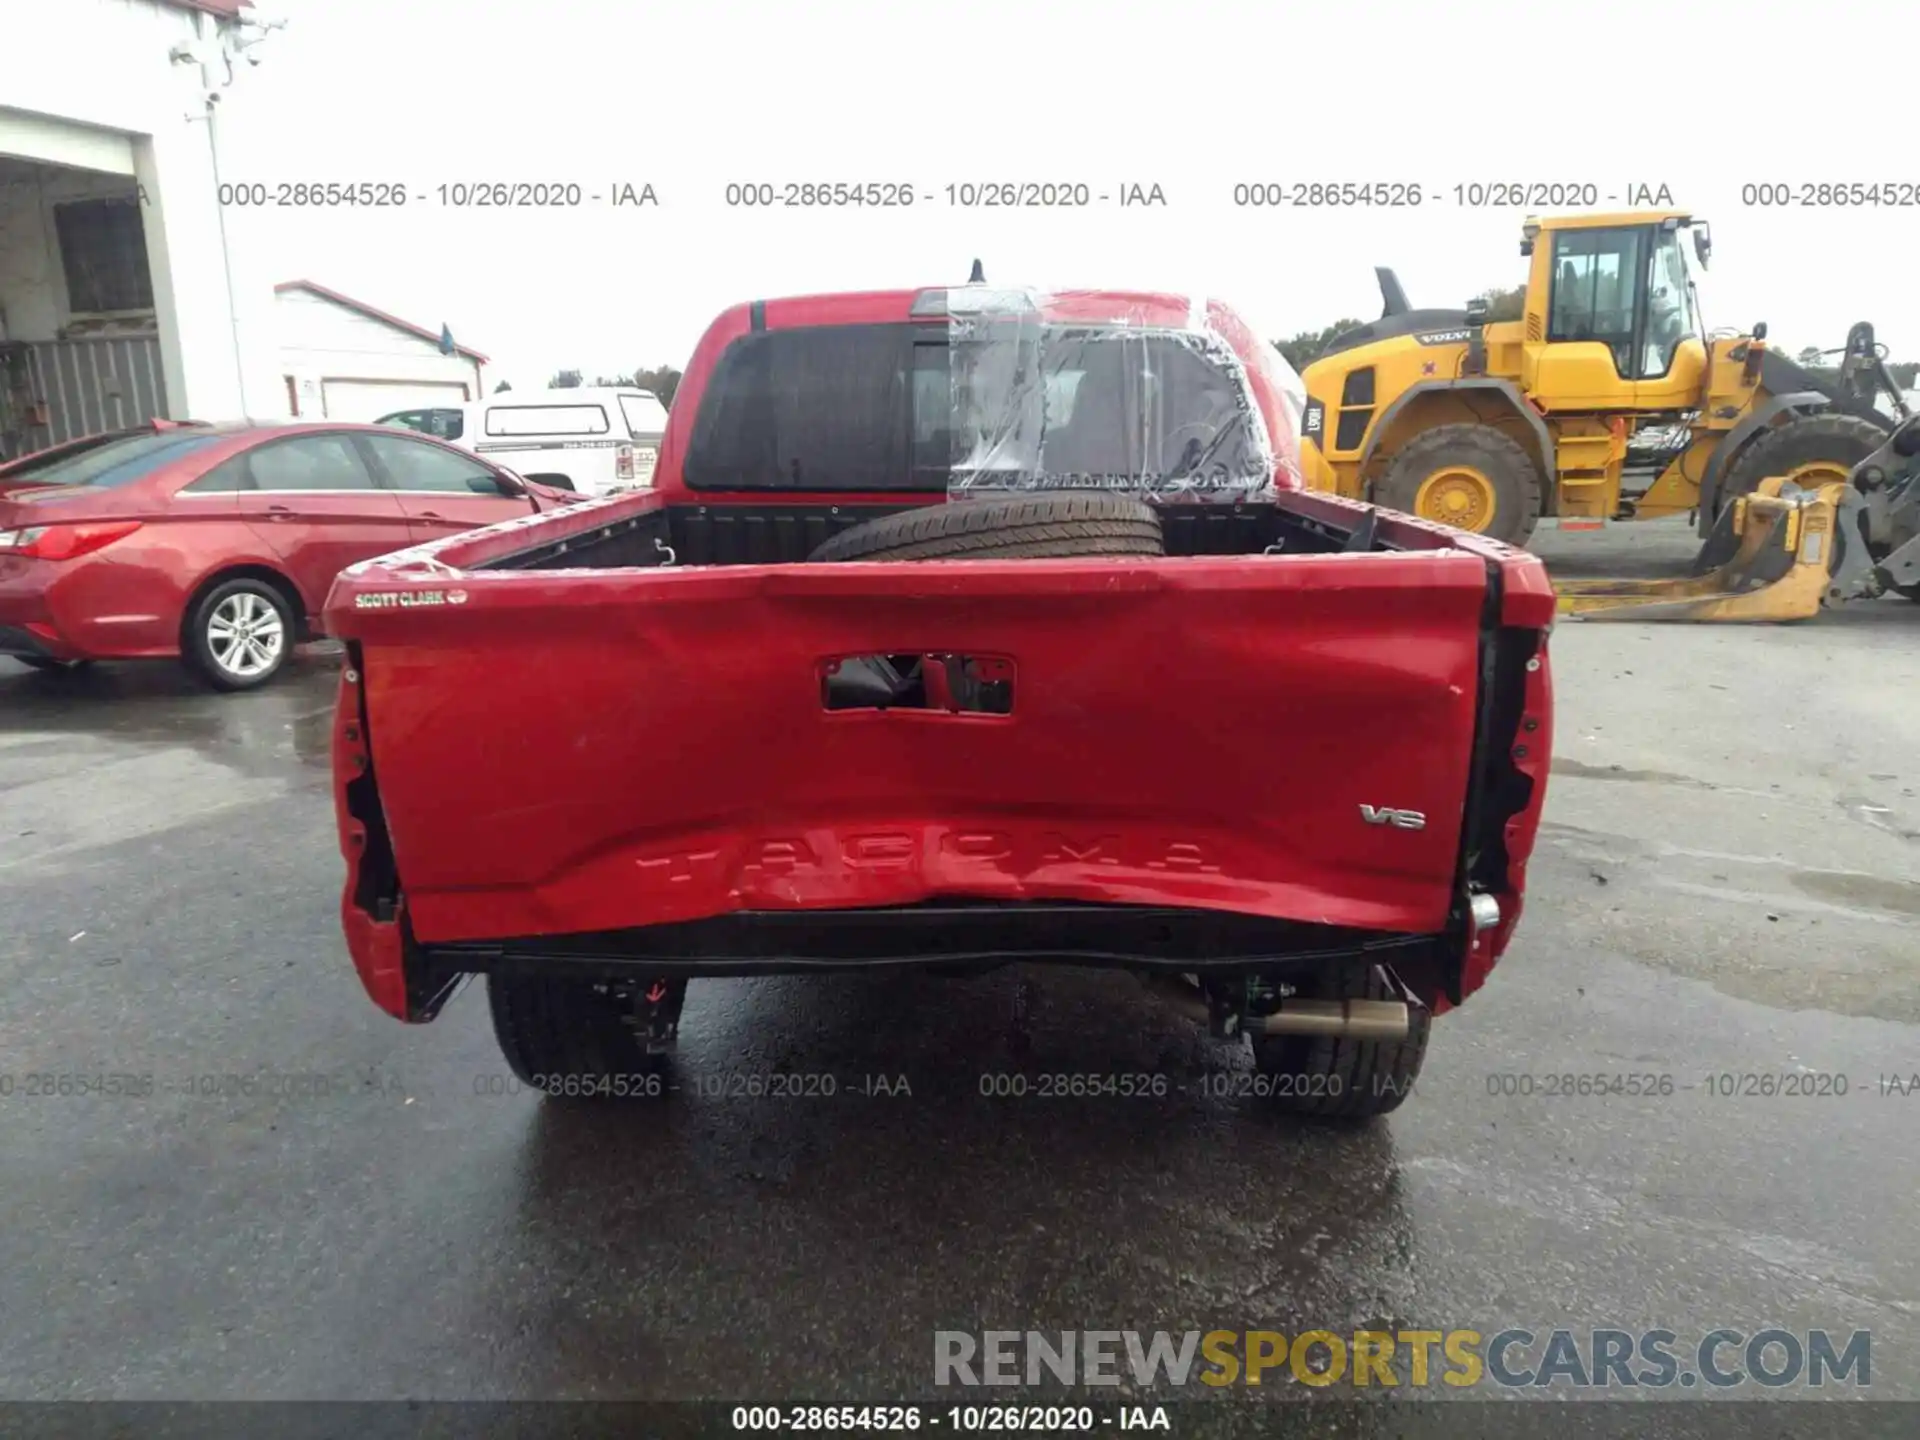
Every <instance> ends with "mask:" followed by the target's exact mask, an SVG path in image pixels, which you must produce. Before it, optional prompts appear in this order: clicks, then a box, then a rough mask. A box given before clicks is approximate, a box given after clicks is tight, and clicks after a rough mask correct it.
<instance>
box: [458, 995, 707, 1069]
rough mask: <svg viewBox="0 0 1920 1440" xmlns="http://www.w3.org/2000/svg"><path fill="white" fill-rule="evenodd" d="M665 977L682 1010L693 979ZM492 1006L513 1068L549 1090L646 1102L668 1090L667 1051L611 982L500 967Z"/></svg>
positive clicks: (675, 1003)
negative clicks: (654, 1046) (655, 1047)
mask: <svg viewBox="0 0 1920 1440" xmlns="http://www.w3.org/2000/svg"><path fill="white" fill-rule="evenodd" d="M664 983H666V984H667V986H668V987H669V988H670V989H672V990H673V994H672V1004H673V1008H674V1011H675V1014H676V1016H677V1014H678V1008H679V1007H678V1002H679V1000H680V999H681V997H682V996H684V994H685V992H686V981H684V980H679V981H670V982H664ZM487 1004H488V1006H489V1008H490V1009H491V1010H492V1011H493V1033H494V1038H495V1039H497V1040H498V1041H499V1042H500V1053H501V1054H502V1055H504V1056H505V1057H506V1061H507V1068H508V1069H510V1070H512V1071H513V1073H514V1075H515V1076H517V1077H518V1078H519V1080H520V1081H521V1083H523V1084H525V1085H528V1086H530V1087H532V1088H533V1089H536V1090H539V1091H541V1092H542V1093H543V1094H546V1095H550V1096H554V1097H556V1098H566V1099H575V1098H578V1099H607V1100H647V1099H658V1098H660V1097H661V1096H662V1095H664V1094H665V1093H666V1082H665V1079H664V1076H665V1073H666V1070H667V1068H668V1062H667V1057H666V1056H665V1055H663V1054H659V1053H654V1052H651V1051H649V1050H648V1048H647V1042H646V1039H645V1038H644V1036H643V1035H642V1033H641V1028H640V1025H639V1023H638V1020H637V1017H636V1014H635V1007H634V1004H633V1001H632V998H631V997H630V996H629V995H627V994H625V993H623V992H622V991H621V989H620V988H619V987H618V986H616V985H615V984H613V983H611V982H607V981H599V980H581V979H574V978H569V977H557V976H547V975H509V974H504V973H501V972H498V971H496V972H494V973H492V974H490V975H488V976H487Z"/></svg>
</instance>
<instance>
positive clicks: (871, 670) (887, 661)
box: [820, 651, 1013, 715]
mask: <svg viewBox="0 0 1920 1440" xmlns="http://www.w3.org/2000/svg"><path fill="white" fill-rule="evenodd" d="M820 703H821V705H822V707H824V708H825V709H827V710H901V711H918V712H921V713H927V712H931V713H934V714H941V715H1011V714H1012V713H1013V661H1011V660H1009V659H1007V658H1005V657H1004V656H999V655H953V654H949V653H946V652H944V651H934V652H931V653H926V654H890V655H841V656H838V657H836V658H834V659H831V660H826V661H823V662H822V663H821V666H820Z"/></svg>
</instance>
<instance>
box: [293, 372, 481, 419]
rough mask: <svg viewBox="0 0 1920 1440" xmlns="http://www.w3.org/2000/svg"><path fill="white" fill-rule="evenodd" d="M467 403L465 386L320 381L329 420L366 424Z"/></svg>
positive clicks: (375, 381) (412, 382) (365, 381)
mask: <svg viewBox="0 0 1920 1440" xmlns="http://www.w3.org/2000/svg"><path fill="white" fill-rule="evenodd" d="M466 401H467V391H466V387H465V386H464V385H448V384H434V383H432V382H423V381H419V380H409V381H405V382H401V383H396V384H389V383H387V382H386V381H383V380H322V381H321V382H320V402H321V404H322V405H323V406H325V407H326V412H327V415H326V418H327V419H329V420H350V421H361V422H365V421H368V420H378V419H379V418H380V417H381V416H382V415H391V414H392V413H393V412H394V411H396V410H431V409H432V408H434V407H435V406H437V405H463V404H465V403H466Z"/></svg>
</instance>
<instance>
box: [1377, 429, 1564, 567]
mask: <svg viewBox="0 0 1920 1440" xmlns="http://www.w3.org/2000/svg"><path fill="white" fill-rule="evenodd" d="M1541 493H1542V484H1541V478H1540V467H1539V466H1538V465H1535V464H1534V463H1533V457H1532V456H1530V455H1528V454H1527V452H1526V450H1525V449H1524V448H1522V446H1521V445H1520V442H1519V441H1517V440H1515V439H1513V437H1512V436H1510V435H1506V434H1503V433H1502V432H1500V431H1498V430H1495V429H1493V428H1492V427H1491V426H1488V425H1441V426H1438V427H1437V428H1435V429H1432V430H1429V431H1427V433H1426V434H1424V435H1418V436H1415V437H1414V438H1413V439H1412V440H1410V441H1408V442H1407V443H1406V444H1405V445H1403V446H1402V447H1401V448H1400V453H1399V454H1398V455H1396V456H1394V457H1393V462H1392V463H1391V464H1390V465H1388V466H1387V472H1386V474H1384V475H1383V476H1381V477H1380V480H1379V482H1378V483H1377V484H1376V485H1375V486H1374V487H1373V499H1374V503H1375V504H1378V505H1384V506H1385V507H1386V508H1387V509H1389V510H1399V511H1401V512H1403V513H1404V514H1408V515H1417V516H1419V517H1420V518H1421V519H1422V520H1434V521H1438V522H1439V523H1440V524H1442V525H1451V526H1453V527H1454V528H1455V529H1456V530H1469V531H1472V532H1473V533H1474V534H1476V535H1485V536H1487V537H1489V538H1490V539H1494V540H1504V541H1506V542H1507V543H1508V544H1509V545H1525V544H1526V543H1527V541H1528V540H1529V539H1531V538H1532V536H1533V530H1534V527H1535V526H1536V525H1538V524H1539V523H1540V511H1541Z"/></svg>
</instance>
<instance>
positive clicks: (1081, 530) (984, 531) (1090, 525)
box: [807, 491, 1166, 560]
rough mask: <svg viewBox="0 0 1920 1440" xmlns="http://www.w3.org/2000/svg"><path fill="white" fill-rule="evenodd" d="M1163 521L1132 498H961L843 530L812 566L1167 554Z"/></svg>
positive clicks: (1090, 494)
mask: <svg viewBox="0 0 1920 1440" xmlns="http://www.w3.org/2000/svg"><path fill="white" fill-rule="evenodd" d="M1165 553H1166V549H1165V546H1164V544H1163V543H1162V541H1161V536H1160V517H1159V516H1158V515H1156V514H1155V513H1154V511H1153V508H1152V507H1151V506H1149V505H1145V504H1142V503H1141V502H1140V501H1138V500H1134V499H1131V498H1130V497H1128V496H1125V495H1111V494H1107V493H1106V492H1104V491H1059V492H1056V493H1054V494H1050V495H1023V496H1020V497H1019V498H1017V499H1009V500H960V501H954V502H952V503H949V504H945V505H928V506H923V507H921V508H918V509H914V510H908V511H905V512H903V513H902V514H898V515H887V516H883V517H882V518H881V519H878V520H869V521H868V522H867V523H866V524H864V525H855V526H853V527H852V528H851V529H848V530H842V531H841V532H840V533H839V534H838V535H835V536H834V537H833V538H832V539H830V540H828V541H827V542H826V543H825V544H823V545H821V546H819V547H818V548H817V549H815V550H814V552H813V554H812V555H810V556H808V557H807V558H808V559H810V560H1005V559H1010V558H1027V559H1044V558H1048V557H1071V556H1078V555H1163V554H1165Z"/></svg>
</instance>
